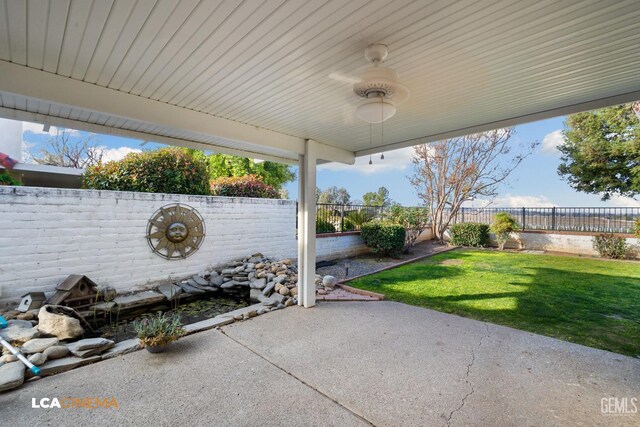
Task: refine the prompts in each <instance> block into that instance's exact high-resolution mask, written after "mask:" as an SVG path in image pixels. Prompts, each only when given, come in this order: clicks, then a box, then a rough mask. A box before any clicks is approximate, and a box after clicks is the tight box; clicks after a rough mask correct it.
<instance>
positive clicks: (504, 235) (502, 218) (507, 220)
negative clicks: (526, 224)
mask: <svg viewBox="0 0 640 427" xmlns="http://www.w3.org/2000/svg"><path fill="white" fill-rule="evenodd" d="M517 229H518V222H517V221H516V220H515V218H514V217H512V216H511V215H510V214H509V213H508V212H498V213H497V214H496V215H495V217H494V218H493V224H491V231H493V233H494V234H495V235H496V240H497V241H498V247H499V248H500V250H501V251H503V250H504V245H505V244H506V243H507V241H508V240H509V236H510V235H511V233H513V232H514V231H516V230H517Z"/></svg>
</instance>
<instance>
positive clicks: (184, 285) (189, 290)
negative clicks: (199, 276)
mask: <svg viewBox="0 0 640 427" xmlns="http://www.w3.org/2000/svg"><path fill="white" fill-rule="evenodd" d="M177 285H178V286H179V287H180V288H181V289H182V290H183V291H184V292H186V293H188V294H192V295H200V294H204V291H203V290H202V289H199V288H196V287H195V286H191V285H190V284H189V283H187V282H180V283H178V284H177Z"/></svg>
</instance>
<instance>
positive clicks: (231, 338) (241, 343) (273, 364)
mask: <svg viewBox="0 0 640 427" xmlns="http://www.w3.org/2000/svg"><path fill="white" fill-rule="evenodd" d="M218 331H219V332H220V333H221V334H222V335H223V336H225V337H227V338H229V339H230V340H231V341H233V342H235V343H236V344H238V345H240V346H242V347H244V348H245V349H247V350H249V351H250V352H251V353H253V354H255V355H256V356H258V357H259V358H261V359H262V360H264V361H265V362H267V363H269V364H270V365H272V366H274V367H275V368H277V369H279V370H280V371H282V372H284V373H285V374H287V375H289V376H290V377H292V378H293V379H295V380H297V381H299V382H300V383H302V384H303V385H305V386H307V387H309V388H310V389H312V390H313V391H315V392H316V393H318V394H320V395H321V396H324V397H325V398H327V399H329V400H330V401H332V402H333V403H335V404H337V405H338V406H340V407H341V408H343V409H344V410H346V411H347V412H349V413H351V414H352V415H354V416H355V417H356V418H358V419H360V420H361V421H363V422H364V423H366V424H369V425H370V426H373V427H376V425H375V424H374V423H373V422H372V421H370V420H368V419H367V418H366V417H365V416H364V415H362V414H359V413H358V412H356V411H355V410H353V409H351V408H349V407H347V406H346V405H344V404H343V403H341V402H340V401H338V400H337V399H336V398H333V397H331V396H329V395H328V394H326V393H324V392H323V391H322V390H319V389H317V388H316V387H314V386H313V385H311V384H309V383H308V382H306V381H305V380H303V379H302V378H300V377H298V376H297V375H295V374H293V373H292V372H290V371H288V370H286V369H284V368H283V367H282V366H280V365H278V364H276V363H275V362H272V361H271V360H269V359H268V358H267V357H265V356H263V355H262V354H260V353H258V352H257V351H256V350H254V349H252V348H251V347H249V346H248V345H246V344H244V343H243V342H240V341H239V340H237V339H235V338H234V337H232V336H230V335H228V334H227V333H226V332H225V331H224V330H223V329H222V328H218Z"/></svg>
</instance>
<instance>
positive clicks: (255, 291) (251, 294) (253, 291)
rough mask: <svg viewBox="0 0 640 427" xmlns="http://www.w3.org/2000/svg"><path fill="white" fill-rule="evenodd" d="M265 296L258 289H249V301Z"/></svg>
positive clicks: (258, 299)
mask: <svg viewBox="0 0 640 427" xmlns="http://www.w3.org/2000/svg"><path fill="white" fill-rule="evenodd" d="M261 297H262V298H265V296H264V295H262V292H261V291H260V289H251V290H249V299H250V300H251V301H260V298H261Z"/></svg>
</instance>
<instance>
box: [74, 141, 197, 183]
mask: <svg viewBox="0 0 640 427" xmlns="http://www.w3.org/2000/svg"><path fill="white" fill-rule="evenodd" d="M82 185H83V187H84V188H90V189H94V190H117V191H139V192H144V193H175V194H209V166H208V163H207V161H206V160H205V159H203V158H198V157H195V156H194V155H193V153H191V152H188V151H187V150H185V149H182V148H175V147H167V148H160V149H158V150H153V151H144V152H142V153H130V154H127V156H125V158H123V159H122V160H118V161H113V162H109V163H106V164H98V165H95V166H90V167H88V168H87V170H86V171H85V173H84V174H83V176H82Z"/></svg>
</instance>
